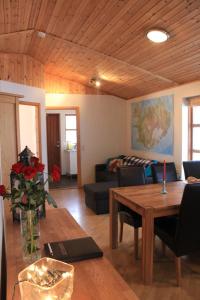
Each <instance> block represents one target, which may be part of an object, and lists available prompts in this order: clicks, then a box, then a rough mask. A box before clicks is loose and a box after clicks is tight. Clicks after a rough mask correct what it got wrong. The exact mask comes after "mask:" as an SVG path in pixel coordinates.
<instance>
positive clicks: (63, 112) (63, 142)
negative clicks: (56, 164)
mask: <svg viewBox="0 0 200 300" xmlns="http://www.w3.org/2000/svg"><path fill="white" fill-rule="evenodd" d="M46 113H47V114H59V116H60V155H61V173H62V175H66V172H67V158H66V155H67V153H66V151H65V150H66V147H67V145H66V137H65V129H66V126H65V115H66V114H75V113H76V111H75V110H46Z"/></svg>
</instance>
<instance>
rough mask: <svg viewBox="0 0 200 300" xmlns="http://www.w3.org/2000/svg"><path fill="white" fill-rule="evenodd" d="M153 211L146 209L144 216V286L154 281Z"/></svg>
mask: <svg viewBox="0 0 200 300" xmlns="http://www.w3.org/2000/svg"><path fill="white" fill-rule="evenodd" d="M153 238H154V218H153V209H152V208H146V209H145V211H144V215H143V216H142V279H143V282H144V284H152V281H153Z"/></svg>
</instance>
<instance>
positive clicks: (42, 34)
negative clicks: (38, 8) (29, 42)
mask: <svg viewBox="0 0 200 300" xmlns="http://www.w3.org/2000/svg"><path fill="white" fill-rule="evenodd" d="M37 36H38V37H39V38H41V39H44V38H45V37H46V32H43V31H37Z"/></svg>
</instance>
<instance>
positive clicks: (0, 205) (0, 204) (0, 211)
mask: <svg viewBox="0 0 200 300" xmlns="http://www.w3.org/2000/svg"><path fill="white" fill-rule="evenodd" d="M1 176H2V175H1V147H0V184H2V178H1ZM2 237H3V200H2V197H0V278H1V259H2ZM0 284H1V280H0ZM0 291H1V286H0Z"/></svg>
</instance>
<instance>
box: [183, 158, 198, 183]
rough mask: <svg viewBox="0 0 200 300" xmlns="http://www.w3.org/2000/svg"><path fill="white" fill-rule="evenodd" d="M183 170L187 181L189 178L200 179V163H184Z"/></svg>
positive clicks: (195, 161) (193, 161)
mask: <svg viewBox="0 0 200 300" xmlns="http://www.w3.org/2000/svg"><path fill="white" fill-rule="evenodd" d="M183 169H184V173H185V179H187V178H188V177H189V176H193V177H197V178H200V161H199V160H189V161H184V162H183Z"/></svg>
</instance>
